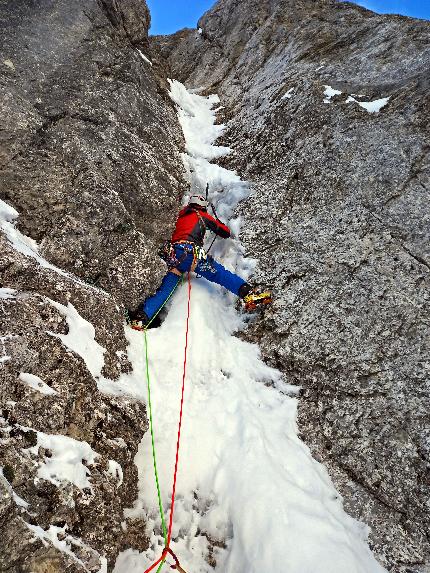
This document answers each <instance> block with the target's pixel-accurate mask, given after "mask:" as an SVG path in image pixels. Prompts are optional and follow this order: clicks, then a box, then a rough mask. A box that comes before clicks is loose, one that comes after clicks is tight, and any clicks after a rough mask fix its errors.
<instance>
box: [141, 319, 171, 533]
mask: <svg viewBox="0 0 430 573" xmlns="http://www.w3.org/2000/svg"><path fill="white" fill-rule="evenodd" d="M143 333H144V338H145V360H146V380H147V385H148V406H149V425H150V428H151V442H152V460H153V462H154V473H155V482H156V484H157V494H158V507H159V509H160V516H161V524H162V527H163V536H164V542H165V543H167V526H166V520H165V518H164V511H163V504H162V501H161V492H160V481H159V479H158V471H157V457H156V453H155V440H154V427H153V423H152V401H151V382H150V376H149V358H148V338H147V336H146V330H144V331H143Z"/></svg>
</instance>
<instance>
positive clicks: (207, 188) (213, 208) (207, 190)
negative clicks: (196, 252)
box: [206, 183, 222, 253]
mask: <svg viewBox="0 0 430 573" xmlns="http://www.w3.org/2000/svg"><path fill="white" fill-rule="evenodd" d="M208 196H209V183H206V201H208ZM209 205H210V206H211V209H212V211H213V214H214V215H215V219H218V221H220V222H222V221H221V220H220V218H219V217H218V214H217V212H216V209H215V206H214V204H213V203H212V202H209ZM217 236H218V235H215V237H214V238H213V239H212V242H211V244H210V245H209V248H208V249H206V253H209V251H210V250H211V249H212V246H213V244H214V243H215V241H216V238H217Z"/></svg>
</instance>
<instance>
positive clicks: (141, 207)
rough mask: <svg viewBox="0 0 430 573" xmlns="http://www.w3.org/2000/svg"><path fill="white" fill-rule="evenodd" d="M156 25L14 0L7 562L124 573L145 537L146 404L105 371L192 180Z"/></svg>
mask: <svg viewBox="0 0 430 573" xmlns="http://www.w3.org/2000/svg"><path fill="white" fill-rule="evenodd" d="M148 26H149V12H148V9H147V6H146V4H145V2H144V0H124V1H121V2H120V3H119V2H115V1H113V0H100V1H99V2H97V1H96V0H72V1H70V0H60V1H58V0H56V1H54V0H48V1H43V2H41V1H35V2H18V3H17V2H12V1H9V0H6V1H3V2H1V3H0V38H1V41H0V71H1V74H0V89H1V98H0V110H1V112H0V113H1V128H0V199H1V200H2V201H0V231H1V232H0V313H1V324H0V408H1V412H0V440H1V449H0V530H1V536H2V543H1V544H0V570H1V571H2V572H3V571H4V572H5V573H6V572H10V573H17V572H18V571H19V572H22V573H30V572H32V573H47V572H49V573H60V572H61V573H63V572H65V571H67V572H70V573H75V572H81V571H94V572H95V571H107V570H109V571H110V570H112V566H113V563H114V562H115V558H116V556H117V554H118V552H119V551H120V550H122V549H124V548H130V547H134V548H136V549H140V550H142V549H144V548H145V547H146V543H147V540H146V538H145V529H144V526H145V524H144V523H142V522H140V521H135V522H132V521H130V520H126V519H125V518H124V513H123V512H124V509H125V508H127V507H130V506H132V504H133V501H134V500H135V498H136V492H137V471H136V467H135V465H134V463H133V460H134V456H135V454H136V451H137V447H138V445H139V442H140V439H141V437H142V435H143V434H144V432H145V431H146V429H147V418H146V411H145V407H144V405H143V403H142V402H140V401H138V400H136V399H132V398H131V397H127V396H125V395H123V396H119V395H118V396H117V395H112V394H108V393H104V392H102V391H101V390H100V384H101V380H102V379H107V380H110V384H111V386H112V388H115V381H116V380H118V378H119V377H120V376H121V375H122V376H124V375H126V374H127V373H130V371H131V369H132V365H131V364H130V362H129V360H128V357H127V345H128V342H127V339H126V337H125V334H124V326H123V323H124V321H123V310H122V309H123V306H122V305H123V304H128V305H131V304H133V305H134V304H136V303H137V302H138V300H139V299H140V298H141V297H142V296H143V295H144V294H145V293H148V292H149V291H150V290H152V288H153V287H154V284H155V283H156V282H157V279H158V277H159V275H160V274H161V273H162V272H163V269H162V267H161V265H160V263H159V260H158V257H157V255H156V248H155V247H156V246H157V245H158V244H160V243H161V241H162V239H163V238H164V237H165V236H166V235H168V233H169V230H170V229H169V228H170V226H171V224H172V223H173V216H174V213H175V212H176V209H177V207H178V203H179V200H180V197H181V196H182V194H183V190H184V185H185V183H184V181H183V178H182V171H183V166H182V162H181V158H180V155H179V152H180V151H181V149H182V146H183V141H182V132H181V129H180V126H179V124H178V122H177V118H176V112H175V110H174V107H173V105H172V103H171V102H170V99H169V97H168V94H167V90H166V85H167V81H166V79H165V76H164V72H163V66H162V65H159V64H157V62H156V61H154V62H153V64H154V65H151V63H150V62H149V61H148V60H151V52H150V48H149V44H148V38H147V30H148ZM13 209H15V210H16V211H17V213H16V212H14V210H13ZM18 215H19V216H18ZM17 216H18V217H17ZM16 217H17V218H16ZM14 225H16V226H14ZM36 243H37V245H36ZM48 261H49V262H48ZM150 277H151V278H150ZM72 335H73V336H72ZM70 337H74V341H75V343H74V346H73V344H71V342H70ZM79 348H80V349H81V350H79ZM113 394H115V391H113ZM18 540H19V542H18ZM106 564H107V568H106Z"/></svg>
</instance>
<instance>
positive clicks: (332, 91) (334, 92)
mask: <svg viewBox="0 0 430 573" xmlns="http://www.w3.org/2000/svg"><path fill="white" fill-rule="evenodd" d="M324 87H325V90H324V95H325V99H324V103H330V101H331V98H333V97H334V96H336V95H340V94H341V93H342V92H341V91H340V90H335V89H334V88H332V87H331V86H328V85H325V86H324Z"/></svg>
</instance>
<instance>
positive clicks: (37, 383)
mask: <svg viewBox="0 0 430 573" xmlns="http://www.w3.org/2000/svg"><path fill="white" fill-rule="evenodd" d="M19 379H20V380H21V381H22V382H24V383H25V384H27V386H29V387H30V388H32V389H33V390H37V391H38V392H40V393H41V394H45V395H46V396H52V395H54V394H58V392H56V391H55V390H54V389H53V388H51V387H50V386H48V384H46V383H45V382H44V381H43V380H42V379H41V378H39V377H38V376H35V375H34V374H29V373H28V372H21V373H20V375H19Z"/></svg>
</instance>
